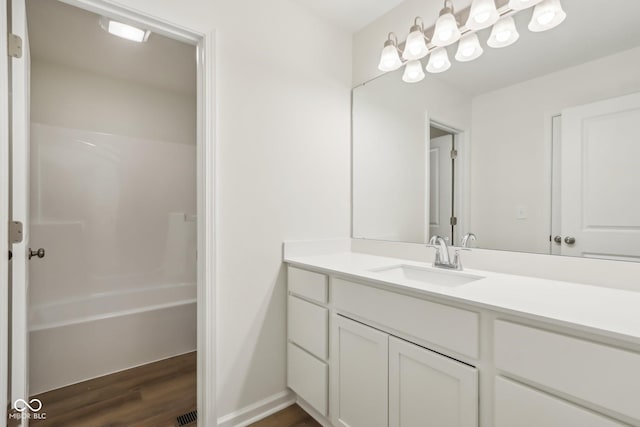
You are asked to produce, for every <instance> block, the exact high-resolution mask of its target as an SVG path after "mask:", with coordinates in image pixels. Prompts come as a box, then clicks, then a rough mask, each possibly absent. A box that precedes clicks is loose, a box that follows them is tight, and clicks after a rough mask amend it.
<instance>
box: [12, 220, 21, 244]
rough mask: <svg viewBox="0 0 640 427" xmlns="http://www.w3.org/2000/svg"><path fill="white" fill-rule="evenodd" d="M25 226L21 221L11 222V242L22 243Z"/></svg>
mask: <svg viewBox="0 0 640 427" xmlns="http://www.w3.org/2000/svg"><path fill="white" fill-rule="evenodd" d="M22 229H23V227H22V223H21V222H20V221H11V222H9V243H11V244H14V243H20V242H22V238H23V230H22Z"/></svg>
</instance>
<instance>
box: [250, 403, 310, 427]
mask: <svg viewBox="0 0 640 427" xmlns="http://www.w3.org/2000/svg"><path fill="white" fill-rule="evenodd" d="M250 427H322V426H321V425H320V424H319V423H318V422H317V421H316V420H314V419H313V418H312V417H311V415H309V414H307V413H306V412H305V411H304V410H302V408H301V407H300V406H298V405H292V406H289V407H288V408H285V409H283V410H282V411H280V412H276V413H275V414H273V415H271V416H270V417H267V418H265V419H263V420H261V421H258V422H257V423H253V424H251V426H250Z"/></svg>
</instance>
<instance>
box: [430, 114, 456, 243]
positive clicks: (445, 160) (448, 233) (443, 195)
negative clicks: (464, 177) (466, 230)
mask: <svg viewBox="0 0 640 427" xmlns="http://www.w3.org/2000/svg"><path fill="white" fill-rule="evenodd" d="M456 140H457V132H456V131H454V130H453V129H451V128H448V127H446V126H443V125H440V124H438V123H435V122H433V121H431V122H430V124H429V187H428V190H429V197H428V200H429V227H428V230H429V235H428V236H427V239H426V241H429V239H430V238H432V237H433V236H440V237H442V238H444V239H445V240H446V241H447V242H448V243H449V244H453V243H454V242H455V236H456V226H457V223H458V222H457V216H456V203H455V201H456V197H457V194H456V160H457V157H458V151H457V148H456Z"/></svg>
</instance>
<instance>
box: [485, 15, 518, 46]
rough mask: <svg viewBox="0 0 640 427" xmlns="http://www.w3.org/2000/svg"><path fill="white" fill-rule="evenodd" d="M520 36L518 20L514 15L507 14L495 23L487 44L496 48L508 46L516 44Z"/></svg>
mask: <svg viewBox="0 0 640 427" xmlns="http://www.w3.org/2000/svg"><path fill="white" fill-rule="evenodd" d="M519 38H520V34H518V29H517V28H516V22H515V21H514V20H513V17H512V16H507V17H506V18H502V19H500V20H499V21H498V22H496V23H495V24H494V26H493V29H492V30H491V35H490V36H489V40H487V44H488V45H489V46H490V47H496V48H500V47H507V46H509V45H512V44H514V43H515V42H516V41H517V40H518V39H519Z"/></svg>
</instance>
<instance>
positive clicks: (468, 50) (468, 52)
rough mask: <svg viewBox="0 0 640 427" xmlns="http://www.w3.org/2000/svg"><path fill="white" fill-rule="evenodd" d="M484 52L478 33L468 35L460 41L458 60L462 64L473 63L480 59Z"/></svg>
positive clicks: (457, 53)
mask: <svg viewBox="0 0 640 427" xmlns="http://www.w3.org/2000/svg"><path fill="white" fill-rule="evenodd" d="M483 52H484V50H483V49H482V46H480V40H478V35H477V34H476V33H467V34H465V35H464V36H462V38H461V39H460V43H459V44H458V51H457V52H456V60H457V61H460V62H468V61H473V60H474V59H477V58H478V57H480V55H482V53H483Z"/></svg>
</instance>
